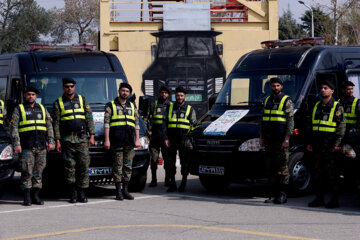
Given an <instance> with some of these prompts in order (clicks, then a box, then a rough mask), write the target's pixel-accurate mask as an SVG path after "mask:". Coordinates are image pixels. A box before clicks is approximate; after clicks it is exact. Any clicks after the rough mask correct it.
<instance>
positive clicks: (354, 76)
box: [347, 72, 360, 98]
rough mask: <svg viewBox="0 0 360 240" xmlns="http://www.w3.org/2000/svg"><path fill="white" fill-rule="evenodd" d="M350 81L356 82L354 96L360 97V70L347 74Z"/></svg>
mask: <svg viewBox="0 0 360 240" xmlns="http://www.w3.org/2000/svg"><path fill="white" fill-rule="evenodd" d="M347 78H348V81H350V82H352V83H354V85H355V86H354V96H355V97H357V98H359V97H360V72H358V73H356V72H354V73H349V74H348V75H347Z"/></svg>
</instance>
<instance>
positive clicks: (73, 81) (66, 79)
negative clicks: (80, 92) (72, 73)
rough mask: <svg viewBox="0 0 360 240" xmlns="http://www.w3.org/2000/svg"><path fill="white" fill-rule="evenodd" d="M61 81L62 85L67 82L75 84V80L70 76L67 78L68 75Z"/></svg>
mask: <svg viewBox="0 0 360 240" xmlns="http://www.w3.org/2000/svg"><path fill="white" fill-rule="evenodd" d="M62 82H63V85H65V84H68V83H72V84H76V82H75V80H74V79H72V78H69V77H64V78H63V79H62Z"/></svg>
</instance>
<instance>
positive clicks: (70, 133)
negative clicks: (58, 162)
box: [53, 78, 95, 203]
mask: <svg viewBox="0 0 360 240" xmlns="http://www.w3.org/2000/svg"><path fill="white" fill-rule="evenodd" d="M62 80H63V90H64V94H63V95H62V96H61V97H60V98H59V99H57V100H56V101H55V102H54V104H53V119H54V130H55V139H56V151H58V152H61V155H62V158H63V159H64V163H65V180H66V182H67V184H68V185H69V188H70V191H71V197H70V201H69V202H70V203H76V202H77V201H79V202H83V203H86V202H87V201H88V200H87V198H86V196H85V193H84V189H86V188H88V187H89V165H90V155H89V146H92V145H94V143H95V139H94V135H95V125H94V120H93V116H92V112H91V108H90V105H89V104H88V102H87V100H86V98H85V97H84V96H81V95H78V94H75V86H76V82H75V80H74V79H72V78H63V79H62ZM88 134H89V135H90V139H89V140H88Z"/></svg>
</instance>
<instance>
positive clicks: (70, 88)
mask: <svg viewBox="0 0 360 240" xmlns="http://www.w3.org/2000/svg"><path fill="white" fill-rule="evenodd" d="M63 90H64V93H65V94H66V95H69V96H71V95H73V94H74V93H75V84H73V83H66V84H64V85H63Z"/></svg>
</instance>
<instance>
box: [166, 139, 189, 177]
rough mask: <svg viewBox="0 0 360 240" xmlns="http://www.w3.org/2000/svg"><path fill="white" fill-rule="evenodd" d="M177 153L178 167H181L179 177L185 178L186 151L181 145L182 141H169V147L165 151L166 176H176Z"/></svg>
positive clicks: (187, 168)
mask: <svg viewBox="0 0 360 240" xmlns="http://www.w3.org/2000/svg"><path fill="white" fill-rule="evenodd" d="M178 151H179V158H180V165H181V175H183V176H187V175H188V174H189V166H188V163H187V161H186V158H187V150H186V148H185V146H184V144H182V141H176V140H171V139H170V147H169V148H168V149H167V154H168V155H167V156H168V166H167V170H168V174H169V176H175V175H176V155H177V152H178Z"/></svg>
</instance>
